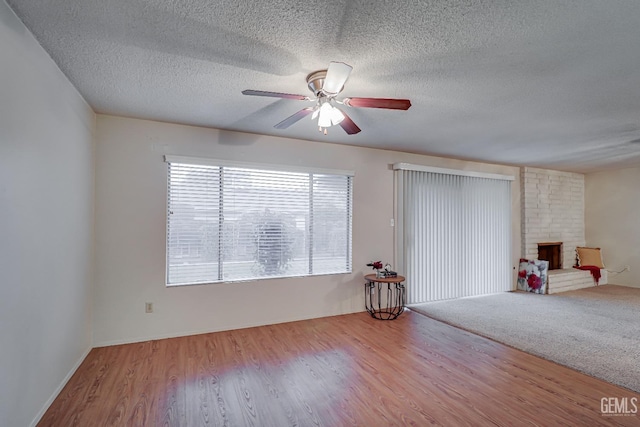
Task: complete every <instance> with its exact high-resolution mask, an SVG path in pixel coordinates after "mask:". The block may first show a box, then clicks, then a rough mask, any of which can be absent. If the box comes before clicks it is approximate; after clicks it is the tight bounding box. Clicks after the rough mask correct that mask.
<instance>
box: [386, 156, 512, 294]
mask: <svg viewBox="0 0 640 427" xmlns="http://www.w3.org/2000/svg"><path fill="white" fill-rule="evenodd" d="M394 167H395V169H396V170H398V172H397V173H398V185H399V191H398V218H399V221H398V230H397V231H398V261H399V264H400V265H401V266H402V268H403V271H404V272H405V273H406V277H407V302H408V303H410V304H412V303H420V302H426V301H434V300H441V299H451V298H460V297H466V296H472V295H482V294H489V293H496V292H502V291H509V290H511V288H512V285H511V273H510V267H509V266H510V263H511V262H510V253H511V251H510V246H511V182H510V180H512V179H513V178H512V177H508V176H500V175H489V174H477V173H469V172H463V171H460V173H464V174H465V176H463V175H457V174H454V173H453V171H451V170H446V169H441V170H438V169H437V168H422V167H417V168H416V169H418V170H412V169H411V168H410V165H402V164H397V165H394Z"/></svg>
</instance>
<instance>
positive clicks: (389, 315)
mask: <svg viewBox="0 0 640 427" xmlns="http://www.w3.org/2000/svg"><path fill="white" fill-rule="evenodd" d="M364 279H365V280H366V281H367V282H366V283H365V284H364V306H365V308H366V309H367V311H368V312H369V314H370V315H371V317H373V318H374V319H379V320H393V319H395V318H397V317H398V316H400V314H402V312H403V311H404V306H405V304H406V302H407V300H406V293H405V287H404V285H403V284H402V282H404V281H405V278H404V277H402V276H398V277H377V276H376V275H375V274H367V275H366V276H364ZM385 284H386V285H387V286H384V285H385ZM385 294H386V295H385Z"/></svg>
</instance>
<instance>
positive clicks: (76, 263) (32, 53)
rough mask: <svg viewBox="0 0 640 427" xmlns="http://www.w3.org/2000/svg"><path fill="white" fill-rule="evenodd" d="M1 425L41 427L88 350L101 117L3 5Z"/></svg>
mask: <svg viewBox="0 0 640 427" xmlns="http://www.w3.org/2000/svg"><path fill="white" fill-rule="evenodd" d="M0 63H1V64H2V65H0V290H1V292H2V296H1V297H0V347H1V349H0V425H1V426H28V425H30V424H35V423H36V422H37V421H38V420H39V418H40V416H41V415H42V414H43V412H44V410H45V409H46V408H47V407H48V405H49V403H50V402H51V401H52V400H53V398H54V397H55V396H56V395H57V393H58V391H59V390H60V388H61V387H62V386H63V385H64V383H65V381H66V378H67V377H68V376H69V375H70V374H71V373H73V371H74V370H75V367H76V366H77V365H78V364H79V363H80V362H81V361H82V359H83V358H84V356H85V355H86V353H87V352H88V351H89V349H90V348H91V321H92V320H91V300H92V294H91V292H92V289H93V286H92V277H93V272H92V269H91V267H92V248H93V194H94V188H93V183H94V181H93V177H94V162H93V156H94V150H93V149H94V145H93V140H92V130H93V125H94V120H95V117H94V114H93V112H92V111H91V109H90V108H89V107H88V106H87V104H86V103H85V102H84V100H83V99H82V98H81V97H80V95H79V94H78V92H77V91H76V90H75V89H74V88H73V86H72V85H71V84H70V83H69V81H68V80H67V79H66V78H65V77H64V75H63V74H62V73H61V72H60V70H59V69H58V67H57V66H56V65H55V64H54V63H53V61H52V60H51V58H49V55H47V53H46V52H45V51H44V50H43V49H42V48H41V47H40V45H38V43H37V42H36V40H35V39H34V38H33V36H32V35H31V34H30V33H29V31H28V30H27V29H26V28H25V27H24V25H23V24H22V22H20V20H19V19H18V18H17V17H16V16H15V15H14V14H13V12H12V11H11V10H10V9H9V7H8V6H7V5H6V3H5V2H4V1H0Z"/></svg>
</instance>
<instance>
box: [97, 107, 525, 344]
mask: <svg viewBox="0 0 640 427" xmlns="http://www.w3.org/2000/svg"><path fill="white" fill-rule="evenodd" d="M96 141H97V164H96V291H95V292H96V293H95V300H94V311H95V319H94V343H95V345H98V346H99V345H107V344H113V343H122V342H132V341H139V340H146V339H151V338H159V337H169V336H178V335H184V334H194V333H200V332H209V331H219V330H226V329H234V328H242V327H249V326H254V325H263V324H270V323H278V322H286V321H293V320H299V319H305V318H313V317H322V316H330V315H336V314H343V313H350V312H357V311H362V310H363V309H364V307H363V305H364V301H363V295H362V292H363V289H362V287H363V280H362V275H363V273H368V272H370V270H368V268H367V267H366V266H365V264H366V263H367V262H369V261H371V260H373V259H381V260H383V261H390V262H393V255H394V250H393V246H394V229H393V228H392V227H391V226H390V219H391V218H392V217H393V195H394V191H393V189H394V182H393V171H392V170H391V167H390V165H391V164H392V163H394V162H409V163H416V164H423V165H432V166H441V167H449V168H458V169H467V170H477V171H481V172H493V173H501V174H508V175H514V176H515V177H516V180H515V181H514V183H513V193H512V194H513V197H512V205H513V209H512V210H513V213H512V216H513V231H512V236H513V249H512V255H513V256H512V258H513V266H515V265H517V260H518V257H519V255H520V254H519V247H520V217H519V207H520V196H519V194H520V193H519V170H518V168H514V167H508V166H496V165H487V164H480V163H471V162H464V161H456V160H448V159H442V158H436V157H427V156H418V155H412V154H407V153H399V152H393V151H383V150H374V149H367V148H359V147H349V146H345V145H331V144H323V143H314V142H306V141H299V140H293V139H285V138H276V137H268V136H260V135H253V134H242V133H234V132H227V131H220V130H214V129H205V128H197V127H189V126H182V125H174V124H167V123H159V122H152V121H143V120H137V119H127V118H120V117H113V116H105V115H99V116H98V118H97V129H96ZM164 154H174V155H185V156H202V157H211V158H220V159H227V160H243V161H250V162H265V163H277V164H290V165H299V166H306V167H319V168H333V169H345V170H354V171H355V172H356V175H355V178H354V196H353V201H354V206H353V266H354V271H353V274H339V275H328V276H318V277H307V278H288V279H278V280H275V279H274V280H262V281H254V282H244V283H221V284H210V285H199V286H187V287H172V288H167V287H166V286H165V282H164V280H165V229H166V215H165V211H166V185H167V176H166V173H167V172H166V164H165V163H164V162H163V155H164ZM147 301H148V302H153V304H154V313H151V314H145V312H144V304H145V302H147Z"/></svg>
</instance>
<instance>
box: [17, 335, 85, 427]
mask: <svg viewBox="0 0 640 427" xmlns="http://www.w3.org/2000/svg"><path fill="white" fill-rule="evenodd" d="M91 350H92V347H89V348H88V349H86V350H85V351H84V353H82V356H80V358H79V359H78V360H77V361H76V363H74V365H73V367H72V368H71V370H70V371H69V372H68V373H67V375H66V376H65V377H64V379H63V380H62V382H61V383H60V385H58V387H56V389H55V390H54V391H53V393H52V394H51V397H49V399H47V401H46V402H45V403H44V405H43V406H42V409H40V411H38V413H37V414H36V416H35V418H34V419H33V421H31V424H29V426H30V427H35V426H36V425H37V424H38V423H39V422H40V419H42V417H43V416H44V414H45V412H47V409H49V406H51V404H52V403H53V401H54V400H56V397H58V395H59V394H60V392H61V391H62V389H63V388H64V386H65V385H67V382H69V380H70V379H71V377H72V376H73V374H75V373H76V371H77V370H78V368H79V367H80V365H81V364H82V362H84V359H86V358H87V356H88V355H89V352H90V351H91Z"/></svg>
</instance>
